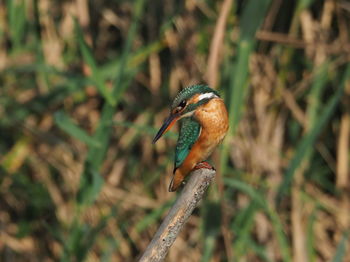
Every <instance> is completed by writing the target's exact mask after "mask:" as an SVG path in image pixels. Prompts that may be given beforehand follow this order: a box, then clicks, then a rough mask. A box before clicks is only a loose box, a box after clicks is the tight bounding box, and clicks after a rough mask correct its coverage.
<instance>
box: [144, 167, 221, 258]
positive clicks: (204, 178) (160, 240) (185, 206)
mask: <svg viewBox="0 0 350 262" xmlns="http://www.w3.org/2000/svg"><path fill="white" fill-rule="evenodd" d="M215 173H216V172H215V171H214V170H210V169H199V170H196V171H194V172H193V173H192V174H191V177H190V179H189V181H188V183H187V184H186V186H185V188H184V189H183V190H182V192H181V193H180V195H179V197H178V199H177V200H176V202H175V204H174V205H173V207H172V208H171V209H170V211H169V213H168V214H167V216H166V217H165V219H164V221H163V223H162V224H161V225H160V227H159V228H158V230H157V232H156V234H155V235H154V237H153V239H152V241H151V243H150V244H149V245H148V247H147V248H146V251H145V252H144V253H143V255H142V257H141V259H140V260H139V262H148V261H152V262H156V261H163V260H164V258H165V256H166V254H167V253H168V251H169V248H170V247H171V245H172V244H173V243H174V241H175V239H176V237H177V235H178V234H179V232H180V231H181V229H182V227H183V226H184V225H185V223H186V221H187V220H188V218H189V217H190V215H191V214H192V212H193V210H194V209H195V207H196V206H197V204H198V202H199V201H200V200H201V199H202V198H203V195H204V193H205V191H206V189H207V187H208V186H209V184H210V182H211V180H212V179H213V178H214V176H215Z"/></svg>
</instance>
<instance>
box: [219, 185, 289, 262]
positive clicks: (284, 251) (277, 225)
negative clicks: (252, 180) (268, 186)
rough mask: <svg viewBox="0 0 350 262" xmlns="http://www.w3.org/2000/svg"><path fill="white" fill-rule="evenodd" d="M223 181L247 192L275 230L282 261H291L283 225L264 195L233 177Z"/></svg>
mask: <svg viewBox="0 0 350 262" xmlns="http://www.w3.org/2000/svg"><path fill="white" fill-rule="evenodd" d="M224 183H225V185H227V186H228V187H231V188H234V189H237V190H239V191H241V192H243V193H245V194H247V195H248V196H249V197H250V198H251V199H252V200H253V201H255V202H256V203H257V204H258V205H259V206H260V207H261V208H262V209H263V210H264V211H265V212H266V214H267V215H268V216H269V217H270V219H271V225H272V227H273V229H274V231H275V234H276V238H277V240H278V243H279V246H280V250H281V255H282V258H283V261H291V260H292V259H291V255H290V250H289V244H288V240H287V238H286V236H285V233H284V230H283V225H282V223H281V221H280V218H279V216H278V214H277V213H276V212H275V211H274V210H273V209H272V208H271V207H270V206H269V205H268V203H267V202H266V200H265V198H264V196H263V195H262V194H260V193H259V192H258V191H257V190H255V189H254V188H253V187H251V186H250V185H248V184H246V183H244V182H242V181H239V180H237V179H233V178H224Z"/></svg>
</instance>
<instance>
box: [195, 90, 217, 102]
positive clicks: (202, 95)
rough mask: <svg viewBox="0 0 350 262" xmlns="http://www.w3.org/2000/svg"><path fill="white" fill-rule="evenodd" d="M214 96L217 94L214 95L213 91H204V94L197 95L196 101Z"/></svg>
mask: <svg viewBox="0 0 350 262" xmlns="http://www.w3.org/2000/svg"><path fill="white" fill-rule="evenodd" d="M214 97H218V96H217V95H215V94H214V93H213V92H210V93H204V94H201V95H199V97H198V101H201V100H203V99H206V98H209V99H210V98H214Z"/></svg>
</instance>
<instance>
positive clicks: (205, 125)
mask: <svg viewBox="0 0 350 262" xmlns="http://www.w3.org/2000/svg"><path fill="white" fill-rule="evenodd" d="M194 117H195V118H196V120H197V121H198V122H199V123H200V125H201V127H202V128H201V133H200V136H199V138H198V140H197V141H196V143H194V145H193V147H192V149H191V151H190V153H189V154H188V156H187V157H186V159H185V161H184V162H183V163H182V165H181V166H180V167H179V168H178V169H177V170H176V171H175V174H174V178H173V181H172V183H171V184H170V187H169V191H175V190H176V189H177V188H178V186H179V185H180V184H181V182H182V181H183V180H184V178H185V177H186V176H187V175H188V173H189V172H191V170H192V169H193V168H194V167H195V166H196V164H198V163H200V162H202V161H204V160H206V159H207V158H208V157H209V155H210V154H211V153H212V152H213V150H214V149H215V147H216V146H217V145H218V144H219V143H220V142H221V141H222V140H223V139H224V137H225V135H226V133H227V130H228V114H227V110H226V106H225V104H224V102H223V100H222V99H221V98H214V99H212V100H210V101H209V102H208V103H207V104H204V105H202V106H200V107H199V108H197V110H196V112H195V114H194Z"/></svg>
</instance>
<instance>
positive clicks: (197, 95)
mask: <svg viewBox="0 0 350 262" xmlns="http://www.w3.org/2000/svg"><path fill="white" fill-rule="evenodd" d="M199 96H200V94H196V95H194V96H193V97H192V98H191V99H190V100H188V101H187V104H196V103H197V102H198V101H199Z"/></svg>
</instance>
